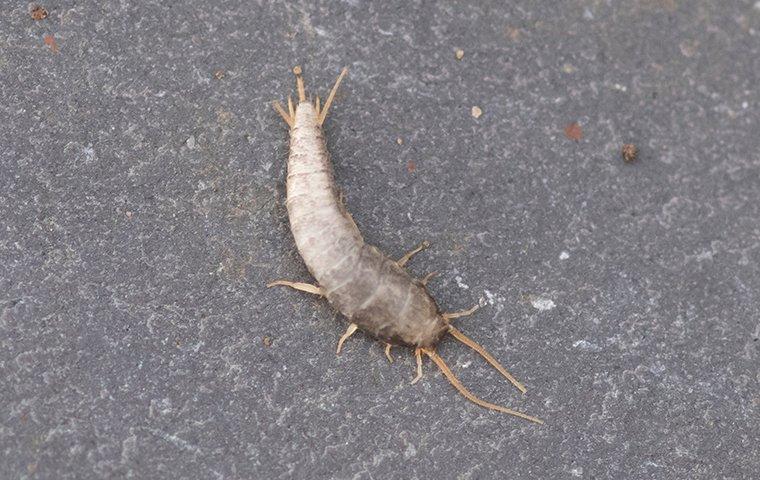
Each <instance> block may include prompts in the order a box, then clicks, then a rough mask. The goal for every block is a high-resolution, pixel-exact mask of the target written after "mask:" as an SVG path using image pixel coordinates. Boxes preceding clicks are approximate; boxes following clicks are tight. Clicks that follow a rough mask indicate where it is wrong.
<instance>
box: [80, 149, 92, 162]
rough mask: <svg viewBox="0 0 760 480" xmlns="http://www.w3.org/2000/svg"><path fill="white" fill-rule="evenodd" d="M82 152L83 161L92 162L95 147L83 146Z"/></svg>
mask: <svg viewBox="0 0 760 480" xmlns="http://www.w3.org/2000/svg"><path fill="white" fill-rule="evenodd" d="M82 153H84V160H85V162H87V163H92V162H93V161H94V160H95V149H94V148H92V145H87V146H86V147H84V148H83V149H82Z"/></svg>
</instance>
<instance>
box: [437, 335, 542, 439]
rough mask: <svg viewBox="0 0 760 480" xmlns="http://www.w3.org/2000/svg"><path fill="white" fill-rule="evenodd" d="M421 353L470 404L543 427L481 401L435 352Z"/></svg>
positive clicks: (523, 415) (516, 412)
mask: <svg viewBox="0 0 760 480" xmlns="http://www.w3.org/2000/svg"><path fill="white" fill-rule="evenodd" d="M422 351H423V352H424V353H425V355H427V356H428V357H430V359H431V360H432V361H433V362H434V363H435V364H436V365H437V366H438V368H439V369H440V370H441V372H442V373H443V376H445V377H446V379H447V380H448V381H449V382H450V383H451V384H452V385H453V386H454V388H456V389H457V391H458V392H459V393H460V394H462V396H463V397H465V398H466V399H467V400H469V401H471V402H472V403H474V404H476V405H479V406H481V407H483V408H487V409H489V410H495V411H497V412H502V413H506V414H509V415H513V416H515V417H519V418H522V419H525V420H528V421H531V422H534V423H538V424H540V425H543V424H544V422H543V420H541V419H539V418H536V417H533V416H530V415H527V414H525V413H522V412H518V411H516V410H512V409H511V408H506V407H502V406H500V405H496V404H495V403H491V402H486V401H485V400H481V399H480V398H478V397H476V396H475V395H474V394H473V393H472V392H470V391H469V390H467V388H465V386H464V385H462V382H460V381H459V379H458V378H457V377H456V376H455V375H454V373H453V372H452V371H451V369H450V368H449V366H448V365H446V362H444V361H443V359H442V358H441V357H440V356H438V354H437V353H435V350H432V349H427V348H423V349H422Z"/></svg>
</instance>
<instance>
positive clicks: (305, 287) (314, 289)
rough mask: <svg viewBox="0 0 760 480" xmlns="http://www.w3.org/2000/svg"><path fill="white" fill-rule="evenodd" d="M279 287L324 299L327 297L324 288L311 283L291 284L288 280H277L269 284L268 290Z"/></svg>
mask: <svg viewBox="0 0 760 480" xmlns="http://www.w3.org/2000/svg"><path fill="white" fill-rule="evenodd" d="M277 285H282V286H285V287H290V288H295V289H296V290H301V291H302V292H307V293H313V294H314V295H320V296H322V297H324V296H325V291H324V290H322V287H320V286H318V285H312V284H310V283H301V282H289V281H287V280H275V281H274V282H271V283H268V284H267V288H271V287H274V286H277Z"/></svg>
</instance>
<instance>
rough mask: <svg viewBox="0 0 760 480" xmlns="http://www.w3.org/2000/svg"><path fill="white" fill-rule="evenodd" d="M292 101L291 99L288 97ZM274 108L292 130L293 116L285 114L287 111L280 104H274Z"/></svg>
mask: <svg viewBox="0 0 760 480" xmlns="http://www.w3.org/2000/svg"><path fill="white" fill-rule="evenodd" d="M288 99H290V97H288ZM272 106H274V109H275V111H277V113H279V114H280V116H281V117H282V119H283V120H285V123H287V124H288V126H289V127H290V128H293V118H294V117H292V116H290V115H288V114H287V112H285V109H284V108H282V105H280V102H273V103H272Z"/></svg>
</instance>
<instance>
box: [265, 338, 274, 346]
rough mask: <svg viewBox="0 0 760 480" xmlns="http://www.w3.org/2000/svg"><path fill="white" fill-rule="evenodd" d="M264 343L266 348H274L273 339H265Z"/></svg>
mask: <svg viewBox="0 0 760 480" xmlns="http://www.w3.org/2000/svg"><path fill="white" fill-rule="evenodd" d="M263 342H264V346H265V347H271V346H272V339H271V338H270V337H264V339H263Z"/></svg>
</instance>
